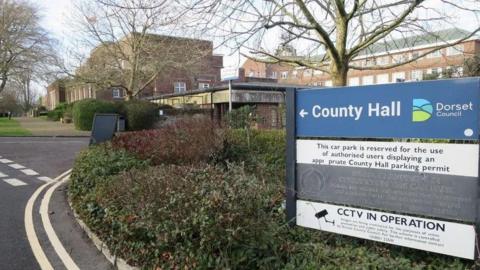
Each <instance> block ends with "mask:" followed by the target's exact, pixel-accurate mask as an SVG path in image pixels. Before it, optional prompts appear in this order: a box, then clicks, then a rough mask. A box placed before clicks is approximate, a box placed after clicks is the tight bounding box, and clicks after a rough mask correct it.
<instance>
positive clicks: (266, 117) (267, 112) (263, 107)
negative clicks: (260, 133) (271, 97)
mask: <svg viewBox="0 0 480 270" xmlns="http://www.w3.org/2000/svg"><path fill="white" fill-rule="evenodd" d="M255 114H256V116H257V127H258V128H261V129H277V128H282V121H281V112H280V109H279V106H278V104H256V108H255Z"/></svg>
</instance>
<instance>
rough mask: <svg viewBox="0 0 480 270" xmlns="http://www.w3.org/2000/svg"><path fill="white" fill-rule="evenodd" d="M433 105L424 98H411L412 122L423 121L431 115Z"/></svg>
mask: <svg viewBox="0 0 480 270" xmlns="http://www.w3.org/2000/svg"><path fill="white" fill-rule="evenodd" d="M432 113H433V106H432V103H430V101H428V100H426V99H421V98H418V99H413V114H412V121H413V122H424V121H427V120H428V119H430V118H431V117H432Z"/></svg>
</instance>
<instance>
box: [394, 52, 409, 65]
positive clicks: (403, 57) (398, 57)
mask: <svg viewBox="0 0 480 270" xmlns="http://www.w3.org/2000/svg"><path fill="white" fill-rule="evenodd" d="M407 60H408V55H405V54H397V55H394V56H392V61H393V63H395V64H399V63H403V62H406V61H407Z"/></svg>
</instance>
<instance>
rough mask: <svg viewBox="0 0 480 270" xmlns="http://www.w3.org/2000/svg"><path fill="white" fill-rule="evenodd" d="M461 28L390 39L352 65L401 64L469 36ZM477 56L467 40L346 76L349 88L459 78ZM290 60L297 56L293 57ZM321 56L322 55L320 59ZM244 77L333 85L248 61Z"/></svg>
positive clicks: (477, 44) (303, 72) (314, 74)
mask: <svg viewBox="0 0 480 270" xmlns="http://www.w3.org/2000/svg"><path fill="white" fill-rule="evenodd" d="M468 34H469V33H468V32H466V31H463V30H461V29H447V30H443V31H438V32H435V33H434V34H433V35H423V36H412V37H409V38H406V39H398V40H392V41H391V42H389V43H381V44H375V45H373V46H371V47H370V48H369V49H368V51H366V52H364V53H363V54H361V55H359V56H358V57H356V58H355V59H354V61H353V64H354V65H358V66H361V67H368V66H373V65H387V64H393V63H396V62H404V61H406V60H408V59H412V58H415V57H418V56H419V55H420V54H422V53H425V52H427V51H430V50H432V49H433V48H435V47H438V46H442V45H444V44H445V42H448V43H450V44H451V43H454V42H456V41H458V40H460V39H461V38H463V37H465V36H468ZM478 54H480V39H478V38H470V39H468V40H465V41H463V42H461V43H459V44H458V45H455V46H453V47H448V48H444V49H441V50H438V51H436V52H434V53H431V54H428V55H426V56H425V57H422V58H419V59H418V60H416V61H413V62H411V63H409V64H405V65H402V66H399V67H396V68H391V69H388V70H362V71H359V70H354V69H350V71H349V73H348V79H347V82H348V85H349V86H357V85H369V84H382V83H393V82H399V81H418V80H423V79H425V78H427V77H440V78H441V77H442V74H445V73H450V75H451V76H453V77H456V76H462V75H463V65H464V62H465V60H466V59H467V58H470V57H473V56H475V55H478ZM292 57H299V56H295V55H293V56H292ZM319 57H321V56H319ZM242 67H243V68H244V69H245V72H246V74H247V76H250V77H260V78H273V79H278V81H279V83H293V84H302V85H310V86H332V81H331V79H330V76H329V74H327V73H324V72H322V71H319V70H312V69H308V68H304V67H292V66H291V65H287V64H265V63H260V62H257V61H254V60H252V59H248V60H247V61H246V62H245V63H244V64H243V66H242Z"/></svg>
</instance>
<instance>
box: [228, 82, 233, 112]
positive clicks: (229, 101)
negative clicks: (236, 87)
mask: <svg viewBox="0 0 480 270" xmlns="http://www.w3.org/2000/svg"><path fill="white" fill-rule="evenodd" d="M231 111H232V80H228V112H231Z"/></svg>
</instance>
